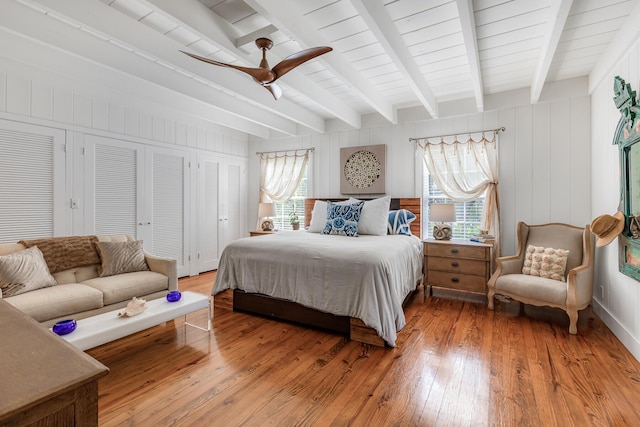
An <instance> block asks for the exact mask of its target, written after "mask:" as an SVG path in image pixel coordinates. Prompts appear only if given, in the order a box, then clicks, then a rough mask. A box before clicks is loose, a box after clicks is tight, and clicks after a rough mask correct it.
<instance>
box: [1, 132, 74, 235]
mask: <svg viewBox="0 0 640 427" xmlns="http://www.w3.org/2000/svg"><path fill="white" fill-rule="evenodd" d="M64 145H65V134H64V131H62V130H59V129H53V128H48V127H44V126H35V125H29V124H24V123H18V122H12V121H8V120H0V242H2V243H13V242H17V241H18V240H22V239H33V238H40V237H52V236H60V235H65V234H67V233H66V226H65V209H66V206H67V205H66V204H65V201H66V194H65V170H66V169H65V164H66V161H65V151H64Z"/></svg>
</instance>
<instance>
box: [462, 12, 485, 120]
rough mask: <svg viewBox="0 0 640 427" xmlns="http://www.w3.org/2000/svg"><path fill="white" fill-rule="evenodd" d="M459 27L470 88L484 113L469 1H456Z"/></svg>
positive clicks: (481, 85) (475, 39) (480, 73)
mask: <svg viewBox="0 0 640 427" xmlns="http://www.w3.org/2000/svg"><path fill="white" fill-rule="evenodd" d="M456 6H457V7H458V15H459V19H460V25H461V27H462V38H463V40H464V48H465V50H466V51H467V60H468V61H469V73H470V75H471V86H472V87H473V94H474V96H475V99H476V108H477V109H478V111H484V88H483V83H482V72H481V71H480V58H479V55H478V37H477V35H476V22H475V18H474V15H473V3H472V2H471V0H456Z"/></svg>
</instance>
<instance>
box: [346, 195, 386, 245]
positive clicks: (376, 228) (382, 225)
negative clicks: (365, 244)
mask: <svg viewBox="0 0 640 427" xmlns="http://www.w3.org/2000/svg"><path fill="white" fill-rule="evenodd" d="M353 202H359V200H358V199H353ZM390 204H391V197H390V196H385V197H381V198H379V199H374V200H365V201H364V206H363V207H362V212H361V213H360V221H359V222H358V234H372V235H374V236H384V235H386V234H387V219H388V216H389V205H390Z"/></svg>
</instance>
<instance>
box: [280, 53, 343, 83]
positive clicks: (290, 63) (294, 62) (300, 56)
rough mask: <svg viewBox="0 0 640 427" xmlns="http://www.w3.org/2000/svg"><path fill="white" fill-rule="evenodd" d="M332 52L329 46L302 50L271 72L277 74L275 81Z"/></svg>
mask: <svg viewBox="0 0 640 427" xmlns="http://www.w3.org/2000/svg"><path fill="white" fill-rule="evenodd" d="M332 50H333V49H332V48H330V47H328V46H319V47H312V48H309V49H305V50H301V51H300V52H297V53H294V54H293V55H289V56H287V57H286V58H285V59H283V60H282V61H280V62H279V63H278V64H277V65H276V66H275V67H273V68H272V69H271V71H273V72H274V74H275V78H274V79H273V80H275V79H278V78H280V77H282V76H284V75H285V74H287V73H288V72H289V71H291V70H293V69H294V68H296V67H297V66H298V65H300V64H303V63H305V62H307V61H308V60H310V59H313V58H315V57H316V56H320V55H323V54H325V53H328V52H331V51H332Z"/></svg>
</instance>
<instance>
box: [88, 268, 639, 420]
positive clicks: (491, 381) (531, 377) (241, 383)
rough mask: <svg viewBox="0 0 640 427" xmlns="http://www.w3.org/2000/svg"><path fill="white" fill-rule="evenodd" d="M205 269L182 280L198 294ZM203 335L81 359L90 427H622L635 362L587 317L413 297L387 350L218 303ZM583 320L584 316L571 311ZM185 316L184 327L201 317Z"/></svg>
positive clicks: (635, 381) (136, 341)
mask: <svg viewBox="0 0 640 427" xmlns="http://www.w3.org/2000/svg"><path fill="white" fill-rule="evenodd" d="M214 277H215V273H208V274H204V275H200V276H197V277H193V278H188V279H182V280H180V285H179V287H180V289H181V290H194V291H198V292H202V293H204V294H208V293H209V292H210V290H211V286H212V284H213V280H214ZM228 298H229V296H228V295H227V294H222V295H221V296H219V297H216V298H215V303H214V320H213V330H212V331H211V333H207V332H203V331H200V330H198V329H195V328H190V327H187V328H185V327H184V325H183V320H182V319H178V320H176V321H174V322H169V323H167V324H165V325H163V326H158V327H155V328H152V329H149V330H146V331H143V332H140V333H138V334H135V335H132V336H130V337H127V338H123V339H121V340H118V341H115V342H113V343H110V344H106V345H103V346H101V347H98V348H95V349H92V350H89V351H88V353H89V354H91V355H92V356H93V357H95V358H96V359H98V360H99V361H100V362H102V363H104V364H105V365H107V366H108V367H109V368H110V370H111V371H110V373H109V374H108V375H107V376H106V377H103V378H102V379H100V382H99V422H100V425H101V426H123V425H124V426H126V425H132V426H133V425H135V426H147V425H148V426H152V425H153V426H167V425H180V426H237V425H244V426H265V425H273V426H294V425H295V426H302V425H314V426H316V425H317V426H324V425H335V426H347V425H349V426H392V425H402V426H405V425H407V426H496V425H498V426H513V425H519V426H554V425H560V426H586V425H599V426H631V425H637V423H638V420H640V405H638V398H639V397H640V363H639V362H638V361H637V360H636V359H635V358H634V357H633V356H632V355H631V354H630V353H629V352H628V351H627V350H626V349H625V348H624V347H623V346H622V344H621V343H620V342H619V341H618V339H617V338H616V337H615V336H613V334H612V333H611V332H610V331H609V329H608V328H607V327H606V326H605V325H604V324H603V323H602V322H601V321H600V320H599V319H597V318H595V319H592V320H584V318H583V319H582V320H581V321H580V322H579V323H578V335H575V336H574V335H569V333H568V324H569V320H568V318H567V317H566V315H565V314H564V313H563V312H560V311H554V310H551V309H537V310H532V309H530V308H529V307H527V315H526V316H525V315H523V316H518V315H517V311H518V309H517V308H518V307H517V304H515V303H514V304H508V303H497V307H496V311H489V310H487V308H486V306H484V305H481V304H474V303H469V302H462V301H457V300H450V299H444V298H438V297H431V298H427V299H426V300H424V301H423V295H422V293H421V291H420V292H419V293H418V294H417V295H416V296H415V297H414V298H413V300H412V301H411V303H410V304H409V306H408V307H407V309H406V318H407V326H406V327H405V328H404V329H403V330H402V331H401V332H400V333H399V334H398V342H397V345H396V347H395V348H376V347H371V346H368V345H364V344H360V343H355V342H350V341H348V340H346V339H345V338H343V337H340V336H336V335H333V334H331V333H325V332H322V331H317V330H312V329H308V328H304V327H298V326H295V325H290V324H287V323H281V322H276V321H272V320H267V319H263V318H259V317H255V316H251V315H246V314H242V313H234V312H232V311H231V310H229V306H230V305H229V299H228ZM581 315H583V313H581ZM205 319H206V317H205V314H204V311H203V312H202V313H196V314H194V315H191V316H190V317H189V318H188V321H189V322H192V323H198V324H203V325H204V323H205V321H206V320H205Z"/></svg>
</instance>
